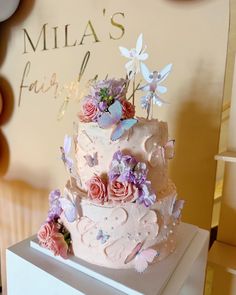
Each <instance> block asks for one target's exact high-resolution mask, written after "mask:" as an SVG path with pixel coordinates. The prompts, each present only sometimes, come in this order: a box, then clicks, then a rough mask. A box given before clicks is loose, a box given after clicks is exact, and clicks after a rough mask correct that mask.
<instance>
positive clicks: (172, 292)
mask: <svg viewBox="0 0 236 295" xmlns="http://www.w3.org/2000/svg"><path fill="white" fill-rule="evenodd" d="M208 242H209V233H208V231H205V230H202V229H199V228H198V227H196V226H193V225H190V224H186V223H181V224H180V226H179V229H178V240H177V248H176V251H175V252H174V253H173V254H171V255H170V256H169V257H167V258H166V259H165V260H163V261H161V262H160V263H157V264H153V265H151V266H149V267H148V269H147V271H145V272H144V273H143V274H139V273H137V272H135V271H134V270H113V269H108V268H103V267H98V266H95V265H92V264H89V263H87V262H85V261H83V260H81V259H78V258H76V257H70V258H69V259H67V260H64V259H62V258H60V257H54V256H53V254H52V253H51V252H50V251H48V250H47V249H43V248H42V247H40V246H39V245H38V243H37V240H36V238H35V236H34V237H31V238H28V239H26V240H24V241H22V242H20V243H18V244H16V245H14V246H12V247H10V248H9V249H7V288H8V295H23V294H24V295H32V294H34V295H42V294H43V295H47V294H48V295H65V294H67V295H79V294H86V295H95V294H96V295H104V294H106V295H118V294H119V295H124V294H130V295H177V294H179V295H202V294H203V289H204V277H205V268H206V261H207V253H208Z"/></svg>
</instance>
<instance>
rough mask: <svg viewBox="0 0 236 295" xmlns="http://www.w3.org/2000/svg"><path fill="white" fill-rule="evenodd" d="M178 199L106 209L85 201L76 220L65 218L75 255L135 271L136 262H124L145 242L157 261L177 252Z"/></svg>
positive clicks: (94, 262)
mask: <svg viewBox="0 0 236 295" xmlns="http://www.w3.org/2000/svg"><path fill="white" fill-rule="evenodd" d="M74 197H75V196H74ZM175 200H176V195H170V196H167V197H165V198H164V199H162V200H159V201H157V202H156V203H155V204H154V205H153V206H152V207H151V208H146V207H145V206H144V205H139V204H137V203H126V204H121V205H119V206H110V207H106V206H102V205H96V204H94V203H92V202H90V201H89V200H87V199H82V200H81V202H80V206H81V210H80V213H78V219H77V220H76V221H74V222H72V223H69V222H68V221H67V220H66V218H65V216H64V215H62V220H63V223H64V225H65V226H66V227H67V229H68V230H69V231H70V233H71V238H72V246H73V251H74V255H75V256H77V257H79V258H82V259H84V260H86V261H88V262H90V263H93V264H97V265H101V266H106V267H110V268H133V267H134V263H135V260H132V261H130V262H129V263H127V264H125V260H126V258H127V257H128V255H129V254H130V253H131V252H132V250H133V249H134V248H135V246H136V245H137V244H138V243H140V242H142V243H143V247H142V248H143V249H148V248H152V249H155V250H156V251H157V253H158V257H157V258H156V259H155V260H156V261H160V260H162V259H163V258H165V257H166V256H167V255H169V254H170V253H171V252H173V251H174V249H175V234H176V225H177V223H178V219H176V218H175V217H174V216H173V215H172V213H173V205H174V203H175ZM79 214H81V215H79ZM101 233H102V234H101Z"/></svg>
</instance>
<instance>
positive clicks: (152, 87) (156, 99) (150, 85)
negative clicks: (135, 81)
mask: <svg viewBox="0 0 236 295" xmlns="http://www.w3.org/2000/svg"><path fill="white" fill-rule="evenodd" d="M171 69H172V64H168V65H167V66H165V67H164V68H163V69H162V70H161V71H160V72H158V71H153V72H150V71H149V69H148V67H147V66H146V65H145V64H144V63H142V64H141V72H142V74H143V77H144V79H145V80H146V82H147V83H146V84H145V85H144V86H142V87H140V88H139V89H141V90H142V91H144V92H146V95H144V96H142V97H141V106H142V108H144V109H146V110H147V113H148V116H149V112H150V107H151V103H153V104H156V105H158V106H162V105H163V104H166V103H167V102H166V101H165V100H163V99H162V98H160V96H159V94H164V93H166V92H167V88H166V87H165V86H162V85H160V83H161V82H163V81H164V80H165V79H166V78H167V77H168V75H169V73H170V71H171Z"/></svg>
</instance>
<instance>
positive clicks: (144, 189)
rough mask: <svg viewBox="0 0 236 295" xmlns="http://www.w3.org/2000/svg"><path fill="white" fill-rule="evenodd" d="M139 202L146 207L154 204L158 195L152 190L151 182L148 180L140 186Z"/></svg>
mask: <svg viewBox="0 0 236 295" xmlns="http://www.w3.org/2000/svg"><path fill="white" fill-rule="evenodd" d="M137 201H138V203H139V204H144V205H145V206H146V207H150V206H152V205H153V204H154V203H155V201H156V195H155V194H154V193H153V192H152V190H151V182H150V181H146V182H145V183H144V184H142V185H141V186H140V190H139V198H138V200H137Z"/></svg>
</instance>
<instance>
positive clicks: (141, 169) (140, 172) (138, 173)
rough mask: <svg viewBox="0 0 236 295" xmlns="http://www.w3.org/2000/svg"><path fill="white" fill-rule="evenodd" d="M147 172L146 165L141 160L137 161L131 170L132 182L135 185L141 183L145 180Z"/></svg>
mask: <svg viewBox="0 0 236 295" xmlns="http://www.w3.org/2000/svg"><path fill="white" fill-rule="evenodd" d="M147 173H148V169H147V165H146V164H145V163H143V162H138V163H137V165H136V166H135V167H134V171H133V176H134V179H133V182H134V184H136V185H137V186H138V185H141V184H143V183H144V182H145V181H146V180H147Z"/></svg>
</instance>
